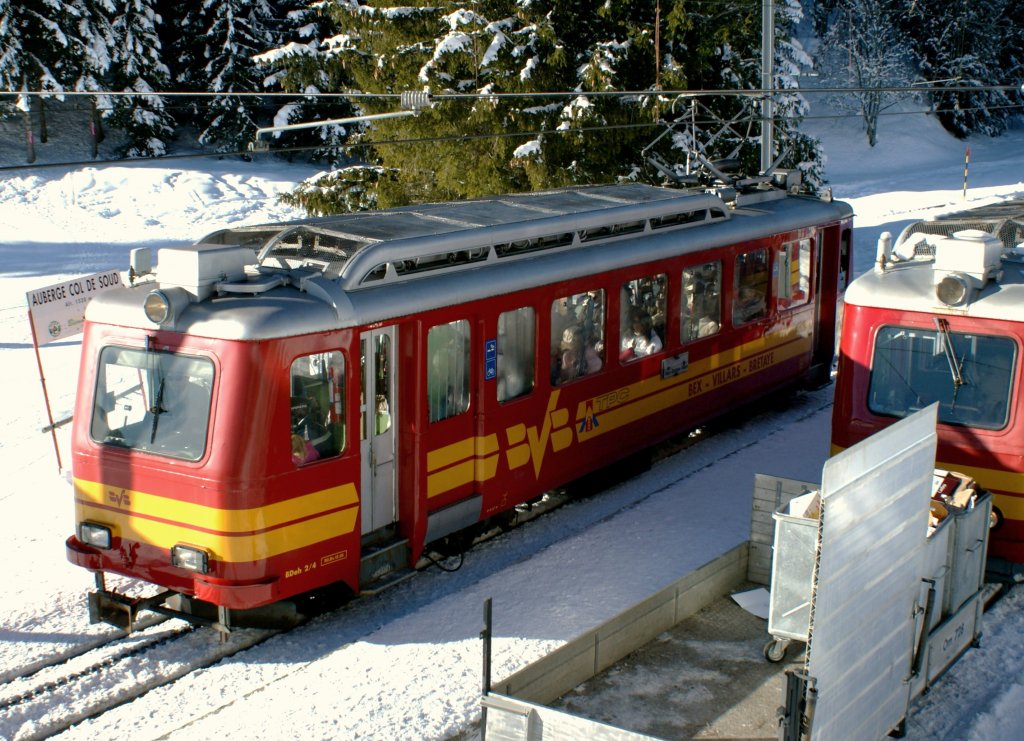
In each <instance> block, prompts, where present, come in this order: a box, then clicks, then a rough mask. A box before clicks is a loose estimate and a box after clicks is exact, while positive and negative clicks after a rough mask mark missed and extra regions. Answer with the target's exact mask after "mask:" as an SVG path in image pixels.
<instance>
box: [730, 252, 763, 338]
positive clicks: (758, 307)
mask: <svg viewBox="0 0 1024 741" xmlns="http://www.w3.org/2000/svg"><path fill="white" fill-rule="evenodd" d="M767 313H768V250H767V249H764V248H761V249H757V250H753V251H752V252H745V253H743V254H742V255H737V256H736V270H735V273H734V276H733V297H732V323H733V324H734V325H735V326H740V325H742V324H748V323H749V322H752V321H754V320H755V319H760V318H762V317H764V316H765V315H766V314H767Z"/></svg>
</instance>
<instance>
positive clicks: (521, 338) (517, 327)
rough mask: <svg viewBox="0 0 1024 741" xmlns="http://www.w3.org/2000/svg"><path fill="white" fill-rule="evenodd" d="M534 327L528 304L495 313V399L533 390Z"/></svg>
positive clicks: (534, 314) (508, 397) (503, 398)
mask: <svg viewBox="0 0 1024 741" xmlns="http://www.w3.org/2000/svg"><path fill="white" fill-rule="evenodd" d="M536 327H537V322H536V312H534V310H533V307H532V306H524V307H523V308H521V309H516V310H515V311H506V312H503V313H502V314H501V315H500V316H499V317H498V348H497V349H498V379H497V380H498V392H497V393H498V401H509V400H511V399H518V398H519V397H520V396H525V395H526V394H528V393H530V392H531V391H532V390H533V368H534V365H535V363H534V360H535V356H536V352H537V350H536V343H535V341H534V340H535V336H536V333H537V330H536Z"/></svg>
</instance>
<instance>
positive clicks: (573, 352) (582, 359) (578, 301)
mask: <svg viewBox="0 0 1024 741" xmlns="http://www.w3.org/2000/svg"><path fill="white" fill-rule="evenodd" d="M604 307H605V299H604V289H598V290H594V291H584V292H583V293H575V294H573V295H571V296H565V297H563V298H559V299H556V300H555V301H554V302H553V303H552V304H551V383H552V385H554V386H560V385H561V384H563V383H568V382H569V381H573V380H575V379H577V378H582V377H583V376H589V375H591V374H593V373H597V372H598V371H599V370H601V368H603V367H604V357H605V350H604Z"/></svg>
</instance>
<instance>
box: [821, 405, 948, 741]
mask: <svg viewBox="0 0 1024 741" xmlns="http://www.w3.org/2000/svg"><path fill="white" fill-rule="evenodd" d="M937 409H938V407H937V405H932V406H930V407H928V408H926V409H923V410H921V411H920V412H917V413H915V414H914V415H912V416H910V417H907V418H906V419H903V420H901V421H899V422H897V423H896V424H894V425H892V426H890V427H888V428H887V429H885V430H883V431H882V432H879V433H877V434H875V435H873V436H872V437H871V438H868V439H867V440H865V441H863V442H861V443H859V444H858V445H856V446H854V447H852V448H849V449H848V450H846V451H844V452H843V453H840V454H839V455H837V456H836V457H834V458H832V459H831V460H829V461H827V462H826V464H825V467H824V470H823V480H822V488H821V493H822V505H821V518H820V525H819V527H820V537H819V561H818V565H817V569H816V575H815V583H814V588H813V597H812V607H811V609H812V613H811V626H810V636H809V639H808V645H807V658H806V671H807V673H808V675H809V676H810V677H812V678H813V680H814V686H815V690H816V693H817V696H816V705H815V709H814V719H813V723H812V726H811V738H812V739H842V740H843V741H846V740H847V739H878V738H881V737H883V736H885V735H886V734H887V733H888V732H889V731H890V730H892V729H893V728H895V727H896V726H897V725H898V724H899V723H900V722H901V721H902V720H903V719H904V717H905V716H906V711H907V707H908V705H909V701H910V685H909V683H908V681H907V680H908V677H909V674H910V669H911V664H912V658H913V651H914V637H915V631H914V613H915V609H916V601H917V596H918V594H919V593H920V585H919V580H920V575H921V574H922V573H924V571H923V569H924V560H925V547H926V538H927V528H928V512H929V500H930V499H931V484H932V472H933V470H934V468H935V445H936V434H935V422H936V419H937Z"/></svg>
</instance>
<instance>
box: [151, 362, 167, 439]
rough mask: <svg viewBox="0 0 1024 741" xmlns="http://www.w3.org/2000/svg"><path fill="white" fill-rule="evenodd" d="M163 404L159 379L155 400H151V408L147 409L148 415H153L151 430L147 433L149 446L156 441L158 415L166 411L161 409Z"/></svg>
mask: <svg viewBox="0 0 1024 741" xmlns="http://www.w3.org/2000/svg"><path fill="white" fill-rule="evenodd" d="M163 403H164V379H163V378H161V379H160V385H159V386H157V389H156V398H155V399H154V400H153V406H152V407H150V408H149V413H150V414H152V415H153V429H152V430H151V431H150V433H149V444H150V445H152V444H153V443H154V442H155V441H156V426H157V424H159V422H160V415H161V414H163V413H164V412H166V411H167V410H166V409H164V407H163Z"/></svg>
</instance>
